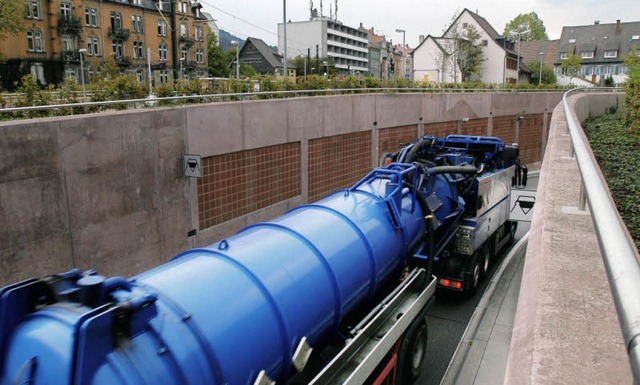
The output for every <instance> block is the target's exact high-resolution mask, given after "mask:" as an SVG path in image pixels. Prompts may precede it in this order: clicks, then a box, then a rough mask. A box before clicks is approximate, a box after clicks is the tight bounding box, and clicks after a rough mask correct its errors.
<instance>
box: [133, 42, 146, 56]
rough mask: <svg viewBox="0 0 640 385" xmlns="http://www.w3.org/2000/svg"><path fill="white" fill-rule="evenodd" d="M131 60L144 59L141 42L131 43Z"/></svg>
mask: <svg viewBox="0 0 640 385" xmlns="http://www.w3.org/2000/svg"><path fill="white" fill-rule="evenodd" d="M133 58H134V59H144V42H142V41H134V42H133Z"/></svg>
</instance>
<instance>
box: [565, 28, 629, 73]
mask: <svg viewBox="0 0 640 385" xmlns="http://www.w3.org/2000/svg"><path fill="white" fill-rule="evenodd" d="M638 49H640V22H637V21H636V22H628V23H621V22H620V20H617V21H616V22H615V23H610V24H600V22H598V21H596V22H595V23H594V24H593V25H580V26H569V27H563V28H562V34H561V36H560V43H559V46H558V53H557V54H556V56H555V60H554V62H553V65H554V66H555V70H556V75H557V77H558V83H559V84H568V83H569V81H570V79H569V77H568V76H564V75H563V69H562V60H564V59H566V58H567V57H569V55H570V54H571V53H573V54H575V55H579V56H580V59H581V63H580V64H581V65H580V74H579V77H580V78H582V79H583V80H586V81H587V82H590V83H598V84H600V83H603V82H604V79H605V78H606V77H608V76H611V77H612V78H613V80H614V82H615V83H617V84H620V83H623V82H624V81H625V80H626V78H627V75H626V73H625V68H624V65H623V63H624V56H625V55H626V54H627V53H629V52H630V51H632V50H638ZM573 82H574V83H575V82H576V79H575V78H574V79H573Z"/></svg>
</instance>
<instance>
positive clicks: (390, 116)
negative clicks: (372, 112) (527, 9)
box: [376, 94, 422, 128]
mask: <svg viewBox="0 0 640 385" xmlns="http://www.w3.org/2000/svg"><path fill="white" fill-rule="evenodd" d="M420 117H422V95H417V94H395V95H377V96H376V119H377V121H378V127H380V128H384V127H400V126H407V125H410V124H418V122H419V121H420Z"/></svg>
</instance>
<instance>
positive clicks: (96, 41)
mask: <svg viewBox="0 0 640 385" xmlns="http://www.w3.org/2000/svg"><path fill="white" fill-rule="evenodd" d="M87 54H89V55H91V56H93V55H95V56H98V55H100V38H99V37H98V36H89V38H87Z"/></svg>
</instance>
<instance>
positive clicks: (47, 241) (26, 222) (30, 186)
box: [0, 93, 561, 285]
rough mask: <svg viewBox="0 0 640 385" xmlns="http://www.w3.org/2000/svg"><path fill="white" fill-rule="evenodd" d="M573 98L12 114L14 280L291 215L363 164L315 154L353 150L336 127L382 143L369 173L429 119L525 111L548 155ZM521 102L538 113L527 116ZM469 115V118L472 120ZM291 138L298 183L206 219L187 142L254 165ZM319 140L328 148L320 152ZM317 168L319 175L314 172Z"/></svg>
mask: <svg viewBox="0 0 640 385" xmlns="http://www.w3.org/2000/svg"><path fill="white" fill-rule="evenodd" d="M560 98H561V95H560V94H558V93H526V94H515V93H505V94H480V93H478V94H467V93H452V94H423V95H418V94H399V95H349V96H334V97H314V98H298V99H281V100H268V101H250V102H233V103H217V104H208V105H198V106H187V107H177V108H156V109H149V110H138V111H124V112H114V113H101V114H94V115H81V116H73V117H64V118H56V119H39V120H29V121H16V122H2V123H0V223H2V224H3V225H2V226H1V227H0V285H4V284H7V283H10V282H15V281H17V280H21V279H25V278H28V277H33V276H35V277H39V276H44V275H47V274H52V273H56V272H61V271H64V270H67V269H69V268H71V267H79V268H82V269H88V268H94V269H96V270H98V271H99V272H100V273H101V274H104V275H124V276H130V275H132V274H136V273H139V272H141V271H144V270H146V269H149V268H150V267H153V266H156V265H159V264H161V263H163V262H165V261H167V260H168V259H170V258H171V257H172V256H174V255H175V254H177V253H178V252H180V251H182V250H184V249H187V248H189V247H194V246H201V245H206V244H209V243H211V242H213V241H216V240H219V239H220V238H222V237H225V236H228V235H230V234H233V233H234V232H235V231H237V230H238V229H240V228H242V227H244V226H246V225H247V224H250V223H254V222H256V221H260V220H267V219H269V218H272V217H274V216H277V215H279V214H281V213H282V212H284V211H286V210H287V209H289V208H291V207H294V206H296V205H299V204H301V203H304V202H306V201H307V199H308V197H309V194H310V191H309V186H311V185H321V186H328V187H330V188H335V187H337V186H338V187H339V184H344V183H346V182H351V181H350V180H346V181H345V180H341V181H338V182H332V181H334V180H336V178H335V177H336V175H338V174H339V173H341V172H343V170H345V169H347V168H349V167H350V166H351V162H352V160H349V159H350V158H349V157H348V155H349V151H350V150H345V151H346V154H345V153H344V152H345V151H343V153H342V154H339V155H340V157H341V158H340V159H344V160H343V161H342V162H346V163H349V164H346V165H345V164H340V162H333V163H331V162H329V163H327V164H326V165H322V166H318V165H317V164H316V163H315V161H314V164H309V163H310V161H309V159H327V158H329V159H331V157H332V156H333V155H332V154H334V155H335V154H336V153H338V152H339V151H341V150H340V148H341V147H340V146H341V145H342V142H340V143H339V145H332V144H330V143H328V142H322V141H323V140H325V139H326V140H336V139H335V138H337V137H339V138H343V137H344V138H361V136H362V135H365V136H366V137H367V141H366V143H370V144H369V147H370V148H368V149H366V151H365V150H363V149H362V146H359V147H358V150H357V151H359V152H358V153H357V154H356V155H358V156H360V157H367V160H366V161H365V162H364V163H361V165H360V166H359V167H360V168H362V169H363V170H360V169H358V170H356V171H355V172H354V175H355V174H358V178H359V177H360V176H361V174H364V172H366V170H367V169H368V168H370V167H373V166H375V165H376V163H377V161H378V159H379V156H380V154H381V153H382V152H383V151H386V150H387V148H385V146H391V145H392V144H393V143H392V142H393V141H394V140H398V138H407V137H408V138H409V139H413V138H415V137H417V136H418V135H421V134H423V133H424V134H432V133H437V134H446V133H456V132H461V133H480V134H483V135H492V134H493V135H498V133H497V131H500V130H502V131H500V135H508V136H510V140H511V139H512V138H516V137H517V136H518V134H517V133H518V132H519V128H518V126H519V125H522V126H521V127H522V128H521V129H520V131H522V130H524V129H525V128H524V127H529V126H530V129H531V130H534V129H535V130H537V131H536V133H535V134H532V135H531V134H525V133H523V132H520V136H521V137H522V138H526V139H524V140H525V141H526V143H524V142H523V143H521V145H522V146H523V147H522V148H523V152H524V149H526V148H530V149H532V150H530V151H529V152H530V153H529V154H528V155H527V157H529V158H530V159H529V161H535V160H539V159H540V156H541V154H542V149H543V148H544V142H545V140H546V132H547V123H548V117H549V115H550V114H549V112H550V111H551V110H552V109H553V107H554V106H555V105H556V104H557V103H558V102H559V101H560ZM518 115H523V116H524V117H525V120H524V121H523V122H527V119H528V118H529V117H530V116H531V117H532V118H535V121H536V122H538V123H530V124H529V126H526V125H523V124H525V123H522V121H521V122H519V123H516V122H518V119H517V116H518ZM463 118H469V122H468V123H462V122H461V120H462V119H463ZM530 121H531V122H533V121H534V120H533V119H532V120H530ZM494 122H495V123H496V124H495V126H496V127H495V128H494ZM499 122H502V123H499ZM498 123H499V124H498ZM540 124H542V127H537V126H539V125H540ZM534 125H537V126H536V127H534ZM498 126H499V127H498ZM527 130H529V128H527ZM527 132H529V131H527ZM381 133H382V134H381ZM356 134H359V135H356ZM360 134H362V135H360ZM341 135H342V136H343V137H342V136H341ZM353 135H355V136H353ZM385 138H386V139H385ZM389 138H392V139H389ZM393 138H395V139H393ZM387 139H388V140H387ZM340 140H341V139H340ZM403 140H404V139H403ZM359 142H360V143H362V141H361V140H360V141H359ZM284 144H289V145H294V146H296V148H299V150H296V151H295V154H299V155H296V156H299V161H298V162H299V170H300V172H299V174H300V175H299V182H296V183H295V186H292V187H291V189H289V190H287V192H288V194H289V195H291V194H292V191H293V194H294V195H292V196H291V197H289V198H287V199H285V200H283V201H280V202H279V203H275V204H269V205H268V206H266V207H260V208H259V209H257V210H254V211H251V212H248V213H245V214H242V215H241V216H240V217H237V218H235V219H232V220H228V221H225V222H224V223H219V224H215V225H213V226H210V227H207V228H200V224H201V223H204V222H202V221H201V220H200V219H201V218H200V217H201V214H202V209H203V207H204V205H207V207H210V206H212V205H213V206H215V204H214V203H213V201H211V202H208V201H207V202H205V201H204V200H203V198H202V195H199V194H205V186H204V185H203V183H202V180H200V181H198V180H195V179H189V178H185V177H184V176H183V170H182V163H181V156H182V154H185V153H188V154H199V155H201V156H202V157H203V158H207V159H209V161H210V163H211V164H212V165H211V167H212V168H211V170H214V166H215V161H217V160H222V159H224V160H227V161H229V162H235V160H233V159H230V158H233V156H235V155H234V154H236V153H237V152H242V154H243V157H242V159H243V160H242V162H245V166H246V167H252V166H255V165H254V164H253V163H251V162H253V159H258V158H259V157H262V158H265V160H264V162H272V161H277V159H269V154H270V153H268V152H267V155H264V156H263V155H260V154H261V152H260V151H262V149H271V146H276V147H277V145H284ZM278 148H279V147H278ZM310 148H311V149H312V150H314V151H316V150H317V151H320V152H318V153H314V154H315V155H313V154H311V155H310ZM254 150H255V151H257V152H255V151H254ZM251 151H254V152H251ZM265 151H266V150H265ZM278 151H281V152H279V153H278V154H280V153H282V151H285V150H282V149H280V150H278ZM286 151H288V150H286ZM331 151H333V153H331ZM232 155H233V156H232ZM314 156H315V157H316V158H313V157H314ZM219 157H220V158H219ZM254 168H255V167H254ZM258 169H260V168H258ZM311 169H313V170H312V171H313V172H314V175H315V174H317V176H311V177H310V174H309V171H310V170H311ZM278 170H280V169H278ZM314 170H315V171H314ZM254 171H256V170H254ZM280 171H281V170H280ZM216 172H217V171H211V173H212V174H210V178H213V179H212V180H213V183H215V182H218V181H220V182H221V183H224V182H225V181H226V180H227V179H225V178H233V177H234V176H236V175H235V171H234V169H230V170H226V173H227V174H229V175H227V174H222V173H219V174H218V173H216ZM287 173H289V174H287ZM290 173H291V171H290V170H288V171H287V170H284V171H282V174H283V178H284V177H288V178H289V179H288V180H290V178H291V175H290ZM247 175H251V176H248V177H247V178H254V177H256V175H258V176H259V175H260V174H259V173H256V172H253V173H247ZM287 175H288V176H287ZM262 177H265V176H264V175H262ZM266 177H269V176H268V175H267V176H266ZM310 178H321V179H314V180H311V181H310V180H309V179H310ZM351 178H352V177H351ZM229 180H232V179H229ZM235 182H237V183H244V185H246V186H247V189H251V192H246V195H245V196H244V198H245V200H247V201H251V200H252V199H253V198H254V197H255V196H261V195H260V194H262V195H264V194H265V192H264V191H263V190H264V185H261V184H260V183H251V181H246V180H245V181H235ZM314 183H315V184H314ZM332 183H334V184H332ZM244 185H243V186H244ZM222 187H224V186H222ZM342 187H344V186H342ZM261 188H262V189H263V190H262V191H261V190H260V189H261ZM316 192H317V194H320V193H322V191H316ZM243 193H245V192H243ZM254 193H255V194H257V195H251V194H254ZM208 194H210V195H211V196H213V195H216V194H214V193H211V192H208ZM199 198H200V201H199ZM212 199H213V197H212ZM225 199H227V198H225ZM228 199H232V195H230V196H229V197H228ZM231 206H233V205H231ZM189 233H191V234H195V235H191V236H190V235H189Z"/></svg>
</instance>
